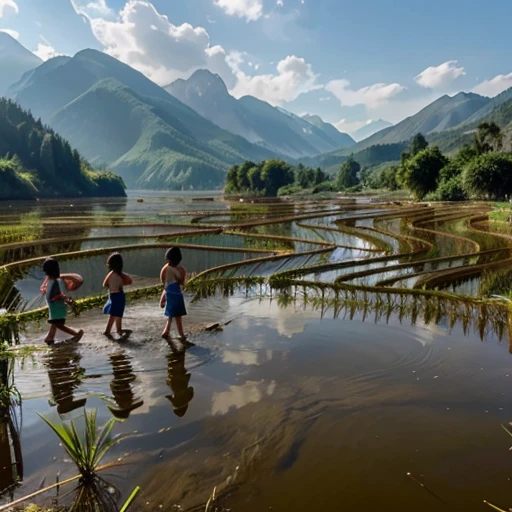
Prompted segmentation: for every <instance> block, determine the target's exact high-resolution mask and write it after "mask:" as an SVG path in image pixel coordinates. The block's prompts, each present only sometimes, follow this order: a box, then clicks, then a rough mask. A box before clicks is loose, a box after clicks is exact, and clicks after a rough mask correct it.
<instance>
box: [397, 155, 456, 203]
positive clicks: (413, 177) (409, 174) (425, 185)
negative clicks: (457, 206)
mask: <svg viewBox="0 0 512 512" xmlns="http://www.w3.org/2000/svg"><path fill="white" fill-rule="evenodd" d="M447 163H448V159H447V158H446V157H445V156H444V155H443V154H442V153H441V151H440V150H439V148H438V147H437V146H431V147H429V148H427V149H424V150H423V151H420V152H419V153H418V154H417V155H416V156H414V157H412V158H411V159H409V160H407V161H406V162H405V164H404V165H402V166H401V167H400V170H399V176H398V177H399V181H400V182H401V183H402V185H403V186H404V187H405V188H407V189H408V190H409V191H411V192H412V193H413V194H414V196H415V197H416V198H417V199H419V200H421V199H423V198H424V197H425V196H426V195H427V194H428V193H429V192H433V191H434V190H435V189H436V187H437V182H438V180H439V174H440V172H441V169H442V168H443V167H444V166H445V165H446V164H447Z"/></svg>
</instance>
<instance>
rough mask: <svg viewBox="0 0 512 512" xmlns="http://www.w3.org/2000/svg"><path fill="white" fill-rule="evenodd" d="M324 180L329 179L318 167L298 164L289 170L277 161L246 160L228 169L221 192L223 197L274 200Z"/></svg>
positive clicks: (284, 163) (288, 166) (316, 185)
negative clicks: (240, 195)
mask: <svg viewBox="0 0 512 512" xmlns="http://www.w3.org/2000/svg"><path fill="white" fill-rule="evenodd" d="M328 181H329V176H328V175H327V174H326V173H324V171H322V169H320V168H317V169H312V168H310V167H306V166H304V165H302V164H299V165H298V166H297V167H292V166H291V165H289V164H287V163H286V162H284V161H283V160H278V159H270V160H265V161H263V162H260V163H254V162H250V161H246V162H244V163H243V164H241V165H234V166H233V167H231V168H230V169H229V171H228V174H227V177H226V187H225V189H224V191H225V193H226V194H250V195H254V196H264V197H276V196H277V195H284V194H289V193H294V192H298V191H300V190H304V189H310V188H315V187H318V186H320V185H322V184H323V183H325V182H328Z"/></svg>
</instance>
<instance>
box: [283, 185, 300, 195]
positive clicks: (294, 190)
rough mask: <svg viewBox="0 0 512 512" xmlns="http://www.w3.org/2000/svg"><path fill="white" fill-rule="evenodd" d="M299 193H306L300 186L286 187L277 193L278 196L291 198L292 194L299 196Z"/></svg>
mask: <svg viewBox="0 0 512 512" xmlns="http://www.w3.org/2000/svg"><path fill="white" fill-rule="evenodd" d="M299 192H304V189H303V188H302V187H301V186H300V185H286V186H284V187H281V188H280V189H279V190H278V191H277V195H278V196H289V195H291V194H298V193H299Z"/></svg>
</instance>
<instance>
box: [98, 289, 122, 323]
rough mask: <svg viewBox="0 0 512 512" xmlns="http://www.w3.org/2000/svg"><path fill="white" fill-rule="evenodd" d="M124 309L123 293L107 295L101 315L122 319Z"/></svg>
mask: <svg viewBox="0 0 512 512" xmlns="http://www.w3.org/2000/svg"><path fill="white" fill-rule="evenodd" d="M125 307H126V297H125V295H124V292H116V293H109V294H108V300H107V303H106V304H105V306H103V314H104V315H110V316H115V317H117V318H123V315H124V308H125Z"/></svg>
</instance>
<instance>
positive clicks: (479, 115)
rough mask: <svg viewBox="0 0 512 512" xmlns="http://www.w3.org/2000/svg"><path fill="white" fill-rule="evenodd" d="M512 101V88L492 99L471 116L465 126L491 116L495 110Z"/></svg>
mask: <svg viewBox="0 0 512 512" xmlns="http://www.w3.org/2000/svg"><path fill="white" fill-rule="evenodd" d="M510 100H512V87H510V88H509V89H507V90H506V91H503V92H502V93H501V94H498V95H497V96H495V97H494V98H491V99H490V101H488V102H487V103H486V104H485V105H484V106H483V107H482V108H481V109H480V110H477V111H476V112H475V113H474V114H473V115H472V116H470V117H469V118H468V119H466V121H465V122H464V124H470V123H474V122H476V121H480V120H481V119H483V118H484V117H486V116H488V115H490V114H491V113H492V112H493V110H496V109H497V108H499V107H501V106H502V105H504V104H505V103H508V102H509V101H510Z"/></svg>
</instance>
